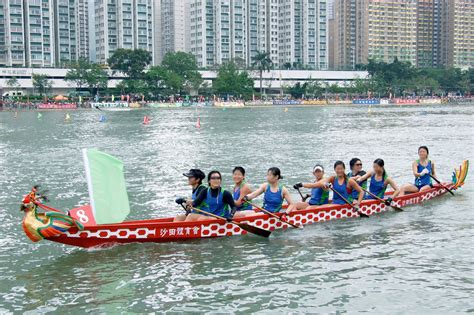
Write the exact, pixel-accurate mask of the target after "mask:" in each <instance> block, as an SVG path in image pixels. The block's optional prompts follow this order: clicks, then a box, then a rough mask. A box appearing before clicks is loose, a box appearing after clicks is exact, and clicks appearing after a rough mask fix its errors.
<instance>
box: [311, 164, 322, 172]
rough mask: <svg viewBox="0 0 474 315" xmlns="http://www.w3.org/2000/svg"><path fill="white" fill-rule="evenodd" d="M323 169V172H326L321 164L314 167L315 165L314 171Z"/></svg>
mask: <svg viewBox="0 0 474 315" xmlns="http://www.w3.org/2000/svg"><path fill="white" fill-rule="evenodd" d="M318 170H319V171H321V172H324V167H323V166H322V165H321V164H316V165H315V166H314V167H313V173H314V172H316V171H318Z"/></svg>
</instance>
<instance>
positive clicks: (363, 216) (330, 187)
mask: <svg viewBox="0 0 474 315" xmlns="http://www.w3.org/2000/svg"><path fill="white" fill-rule="evenodd" d="M329 189H331V190H332V192H333V193H335V194H336V195H338V196H339V198H341V199H342V200H344V202H345V203H347V204H348V205H349V206H351V207H352V209H354V210H356V211H357V213H358V214H359V216H360V217H361V218H368V217H369V216H368V215H367V214H365V213H362V212H361V211H360V209H359V208H357V207H355V206H354V205H353V204H352V203H351V202H350V201H349V200H347V199H346V198H344V196H343V195H341V194H340V193H339V192H338V191H336V190H335V189H334V188H333V187H332V185H330V186H329Z"/></svg>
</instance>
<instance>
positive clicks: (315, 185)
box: [303, 179, 325, 188]
mask: <svg viewBox="0 0 474 315" xmlns="http://www.w3.org/2000/svg"><path fill="white" fill-rule="evenodd" d="M324 183H325V182H324V179H321V180H319V181H317V182H315V183H303V187H304V188H324Z"/></svg>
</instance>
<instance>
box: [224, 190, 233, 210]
mask: <svg viewBox="0 0 474 315" xmlns="http://www.w3.org/2000/svg"><path fill="white" fill-rule="evenodd" d="M222 201H223V202H224V203H225V204H227V205H229V206H230V207H231V209H233V208H235V202H234V198H233V197H232V194H231V193H230V192H228V191H227V190H224V194H223V196H222Z"/></svg>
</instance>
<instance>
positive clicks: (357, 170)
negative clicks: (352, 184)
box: [347, 158, 367, 199]
mask: <svg viewBox="0 0 474 315" xmlns="http://www.w3.org/2000/svg"><path fill="white" fill-rule="evenodd" d="M349 167H350V168H351V171H350V172H349V173H348V174H347V176H348V177H349V178H352V179H353V180H355V181H356V182H357V184H359V186H361V187H362V188H364V189H367V180H361V178H362V176H364V175H365V174H366V172H365V171H364V170H362V161H361V160H360V159H359V158H353V159H351V160H350V161H349ZM358 195H359V193H358V192H357V191H356V190H352V194H351V198H352V199H357V198H358Z"/></svg>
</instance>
